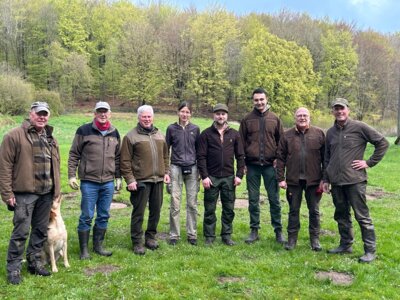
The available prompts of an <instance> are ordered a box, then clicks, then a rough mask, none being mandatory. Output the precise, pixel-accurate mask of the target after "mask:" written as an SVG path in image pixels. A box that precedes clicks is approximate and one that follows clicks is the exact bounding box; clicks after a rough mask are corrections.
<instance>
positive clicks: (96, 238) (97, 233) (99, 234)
mask: <svg viewBox="0 0 400 300" xmlns="http://www.w3.org/2000/svg"><path fill="white" fill-rule="evenodd" d="M106 231H107V229H101V228H97V227H96V226H94V228H93V251H94V252H95V253H97V254H98V255H101V256H111V255H112V252H111V251H107V250H105V249H104V248H103V241H104V236H105V234H106Z"/></svg>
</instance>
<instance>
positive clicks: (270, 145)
mask: <svg viewBox="0 0 400 300" xmlns="http://www.w3.org/2000/svg"><path fill="white" fill-rule="evenodd" d="M252 96H253V104H254V109H253V111H252V112H250V113H249V114H247V115H246V116H245V117H244V119H243V120H242V122H241V123H240V129H239V132H240V136H241V137H242V140H243V144H244V153H245V160H246V169H247V174H246V178H247V190H248V193H249V213H250V229H251V232H250V235H249V237H248V238H247V239H246V243H248V244H251V243H254V242H255V241H257V240H258V239H259V235H258V230H259V229H260V186H261V176H262V178H263V181H264V187H265V189H266V190H267V194H268V201H269V206H270V214H271V224H272V227H273V228H274V231H275V239H276V241H277V242H278V243H281V244H283V243H284V242H285V239H284V237H283V235H282V222H281V204H280V202H279V187H278V182H277V179H276V172H275V167H274V164H275V159H276V151H277V149H278V144H279V140H280V138H281V136H282V135H283V127H282V123H281V120H280V119H279V118H278V117H277V116H276V115H275V114H274V113H273V112H271V111H270V106H269V105H268V96H267V92H266V91H265V90H264V89H262V88H257V89H255V90H254V91H253V95H252Z"/></svg>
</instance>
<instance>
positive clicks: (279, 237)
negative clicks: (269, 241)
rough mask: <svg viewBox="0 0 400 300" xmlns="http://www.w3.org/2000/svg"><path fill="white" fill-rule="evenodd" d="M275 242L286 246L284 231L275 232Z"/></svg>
mask: <svg viewBox="0 0 400 300" xmlns="http://www.w3.org/2000/svg"><path fill="white" fill-rule="evenodd" d="M275 240H276V242H277V243H279V244H284V243H286V240H285V237H284V236H283V234H282V231H277V232H275Z"/></svg>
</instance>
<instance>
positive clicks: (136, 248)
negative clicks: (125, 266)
mask: <svg viewBox="0 0 400 300" xmlns="http://www.w3.org/2000/svg"><path fill="white" fill-rule="evenodd" d="M133 253H135V254H136V255H145V254H146V248H145V247H143V245H142V244H137V245H134V246H133Z"/></svg>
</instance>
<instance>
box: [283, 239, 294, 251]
mask: <svg viewBox="0 0 400 300" xmlns="http://www.w3.org/2000/svg"><path fill="white" fill-rule="evenodd" d="M296 243H297V238H295V237H290V236H289V238H288V241H287V243H286V244H285V249H286V250H288V251H290V250H293V249H294V247H296Z"/></svg>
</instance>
